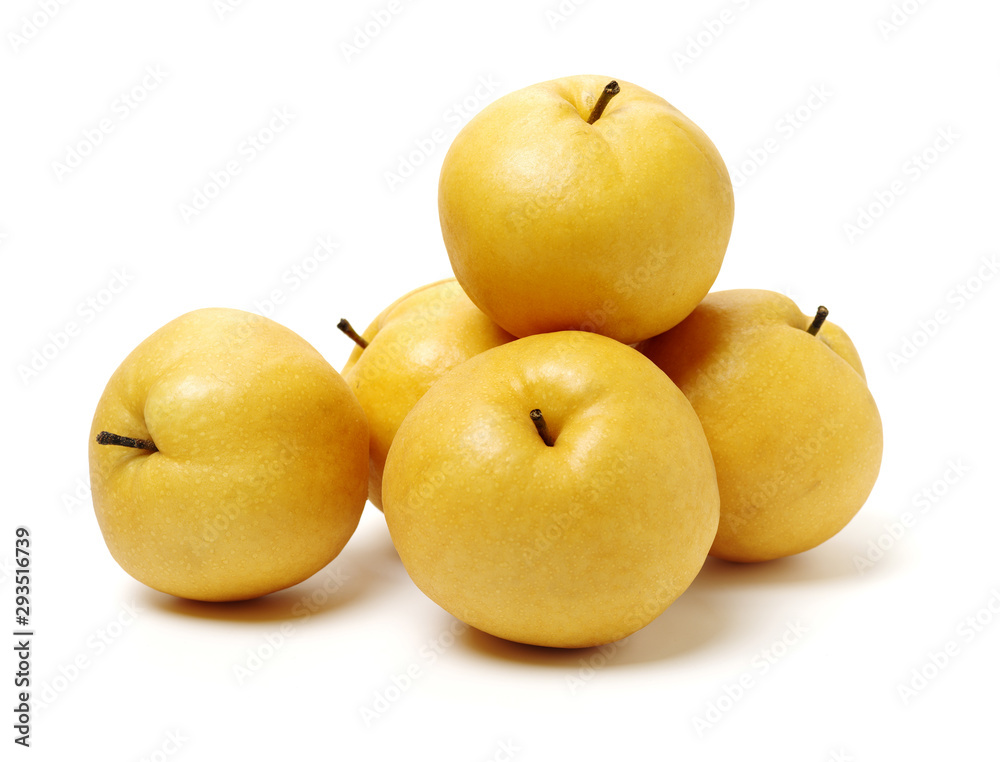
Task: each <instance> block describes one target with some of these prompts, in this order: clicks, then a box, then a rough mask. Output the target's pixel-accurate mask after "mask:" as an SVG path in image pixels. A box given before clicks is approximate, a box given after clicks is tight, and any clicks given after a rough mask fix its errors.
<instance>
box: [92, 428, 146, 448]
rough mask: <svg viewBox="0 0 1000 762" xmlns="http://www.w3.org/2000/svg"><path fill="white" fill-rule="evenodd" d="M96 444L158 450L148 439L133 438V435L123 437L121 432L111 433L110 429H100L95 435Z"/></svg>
mask: <svg viewBox="0 0 1000 762" xmlns="http://www.w3.org/2000/svg"><path fill="white" fill-rule="evenodd" d="M97 444H102V445H121V446H122V447H134V448H135V449H137V450H150V451H151V452H159V449H158V448H157V447H156V445H155V444H153V442H152V440H149V439H135V438H133V437H123V436H122V435H121V434H112V433H111V432H110V431H102V432H101V433H100V434H98V435H97Z"/></svg>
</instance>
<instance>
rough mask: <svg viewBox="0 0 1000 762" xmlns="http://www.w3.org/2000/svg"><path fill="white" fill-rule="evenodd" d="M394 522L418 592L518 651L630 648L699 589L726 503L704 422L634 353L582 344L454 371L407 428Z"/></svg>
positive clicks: (526, 347) (392, 478) (389, 477)
mask: <svg viewBox="0 0 1000 762" xmlns="http://www.w3.org/2000/svg"><path fill="white" fill-rule="evenodd" d="M383 499H384V505H383V508H384V510H385V519H386V523H387V525H388V527H389V532H390V534H391V536H392V541H393V543H394V545H395V547H396V550H397V551H398V553H399V556H400V558H401V559H402V562H403V565H404V566H405V567H406V570H407V572H408V573H409V574H410V577H411V578H412V579H413V581H414V582H415V583H416V585H417V587H419V588H420V589H421V590H422V591H423V592H424V593H426V594H427V595H428V596H429V597H430V598H431V599H432V600H434V601H435V602H437V603H438V604H439V605H440V606H442V607H443V608H444V609H446V610H447V611H449V612H450V613H451V614H453V615H454V616H455V617H457V618H458V619H460V620H462V621H463V622H466V623H467V624H470V625H472V626H474V627H477V628H479V629H481V630H484V631H485V632H488V633H491V634H493V635H496V636H499V637H501V638H506V639H508V640H513V641H518V642H521V643H530V644H535V645H543V646H557V647H566V648H575V647H584V646H594V645H599V644H602V643H608V642H611V641H614V640H618V639H620V638H624V637H626V636H628V635H629V634H631V633H633V632H635V631H636V630H638V629H640V628H641V627H644V626H645V625H646V624H648V623H649V622H650V621H652V620H653V619H654V618H655V617H656V616H658V615H659V614H660V613H661V612H662V611H663V610H664V609H666V608H667V606H669V605H670V604H671V603H672V602H673V601H674V600H675V599H676V598H677V597H678V596H679V595H680V594H681V593H682V592H683V591H684V590H685V589H686V588H687V587H688V585H689V584H690V583H691V581H692V580H693V579H694V577H695V575H696V574H697V573H698V571H699V570H700V569H701V567H702V564H703V563H704V561H705V558H706V557H707V553H708V549H709V546H710V545H711V543H712V538H713V537H714V536H715V531H716V527H717V524H718V517H719V493H718V487H717V485H716V481H715V469H714V466H713V464H712V457H711V452H710V451H709V448H708V443H707V442H706V441H705V435H704V433H703V432H702V430H701V424H700V423H699V422H698V418H697V416H696V415H695V414H694V411H693V410H692V409H691V405H690V404H689V403H688V401H687V400H686V399H685V398H684V395H683V394H681V392H680V391H679V390H678V389H677V387H676V386H674V384H673V383H672V382H671V381H670V380H669V379H668V378H667V377H666V376H665V375H664V374H663V373H662V372H660V371H659V370H658V369H657V368H656V366H654V365H653V364H652V363H651V362H649V361H648V360H647V359H646V358H645V357H643V356H642V355H641V354H639V353H638V352H637V351H635V350H634V349H632V348H631V347H628V346H626V345H624V344H621V343H619V342H617V341H614V340H612V339H609V338H606V337H603V336H599V335H596V334H591V333H584V332H580V331H563V332H557V333H548V334H541V335H537V336H531V337H528V338H524V339H519V340H517V341H514V342H511V343H509V344H505V345H503V346H500V347H496V348H494V349H490V350H487V351H485V352H483V353H482V354H480V355H478V356H476V357H474V358H472V359H470V360H468V361H467V362H465V363H463V364H461V365H459V366H457V367H456V368H454V369H453V370H451V371H450V372H448V373H447V374H445V375H444V376H442V377H441V378H440V379H439V380H438V381H437V383H435V384H434V385H433V386H432V387H431V388H430V390H429V391H428V392H427V393H426V394H425V395H424V396H423V398H422V399H421V400H420V401H419V402H418V403H417V404H416V405H415V406H414V408H413V410H412V411H411V412H410V414H409V415H408V416H407V417H406V419H405V420H404V421H403V424H402V425H401V426H400V428H399V431H398V432H397V434H396V438H395V440H394V441H393V444H392V448H391V449H390V450H389V457H388V460H387V462H386V467H385V480H384V482H383Z"/></svg>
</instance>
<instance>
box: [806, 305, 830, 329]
mask: <svg viewBox="0 0 1000 762" xmlns="http://www.w3.org/2000/svg"><path fill="white" fill-rule="evenodd" d="M829 314H830V310H828V309H827V308H826V307H823V306H820V308H819V309H818V310H816V317H814V318H813V321H812V325H810V326H809V327H808V328H807V329H806V331H808V332H809V333H810V334H811V335H812V336H815V335H816V334H817V333H819V329H820V328H822V327H823V322H824V321H825V320H826V316H827V315H829Z"/></svg>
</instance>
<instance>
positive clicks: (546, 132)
mask: <svg viewBox="0 0 1000 762" xmlns="http://www.w3.org/2000/svg"><path fill="white" fill-rule="evenodd" d="M438 210H439V215H440V220H441V232H442V233H443V235H444V242H445V246H446V247H447V249H448V256H449V258H450V259H451V264H452V267H453V269H454V271H455V275H456V276H457V277H458V282H459V283H461V284H462V288H464V289H465V291H466V293H467V294H468V295H469V297H470V298H471V299H472V301H473V302H474V303H475V304H476V305H477V306H478V307H479V308H480V309H481V310H483V312H485V313H486V314H487V315H489V316H490V317H491V318H492V319H493V320H495V321H496V322H497V323H498V324H500V325H501V326H502V327H503V328H504V329H505V330H507V331H509V332H510V333H512V334H514V335H515V336H527V335H530V334H534V333H542V332H547V331H559V330H566V329H581V330H586V331H593V332H596V333H601V334H603V335H605V336H610V337H612V338H615V339H618V340H619V341H622V342H625V343H634V342H636V341H640V340H642V339H647V338H649V337H651V336H655V335H657V334H659V333H661V332H663V331H665V330H667V329H668V328H671V327H672V326H674V325H676V324H677V323H679V322H680V321H681V320H682V319H683V318H684V317H685V316H687V314H688V313H689V312H691V310H693V309H694V308H695V306H696V305H697V304H698V302H699V301H701V299H702V297H704V296H705V294H707V293H708V291H709V289H710V288H711V287H712V283H713V282H714V281H715V278H716V276H717V275H718V273H719V268H720V267H721V265H722V259H723V256H724V255H725V252H726V247H727V245H728V243H729V234H730V231H731V229H732V224H733V188H732V184H731V182H730V179H729V173H728V172H727V171H726V165H725V163H724V162H723V160H722V157H721V156H720V155H719V152H718V150H717V149H716V147H715V146H714V145H713V144H712V141H711V140H709V138H708V136H707V135H706V134H705V133H704V132H703V131H702V130H701V129H700V128H699V127H698V126H697V125H696V124H695V123H694V122H692V121H691V120H690V119H688V118H687V117H686V116H684V114H682V113H681V112H680V111H678V110H677V109H676V108H675V107H674V106H672V105H671V104H670V103H668V102H667V101H665V100H664V99H663V98H661V97H659V96H658V95H655V94H654V93H651V92H649V91H648V90H644V89H643V88H641V87H639V86H637V85H633V84H631V83H629V82H625V81H622V80H610V78H609V77H603V76H573V77H563V78H562V79H555V80H551V81H548V82H542V83H540V84H536V85H532V86H530V87H526V88H524V89H522V90H518V91H516V92H513V93H510V94H508V95H505V96H503V97H502V98H499V99H498V100H496V101H494V102H493V103H491V104H490V105H488V106H487V107H486V108H485V109H483V110H482V111H481V112H480V113H479V114H477V115H476V116H475V117H473V119H472V120H471V121H470V122H469V123H468V124H467V125H466V126H465V127H464V128H463V129H462V130H461V131H460V132H459V134H458V135H457V136H456V137H455V139H454V141H453V142H452V144H451V146H450V148H449V150H448V153H447V155H446V156H445V158H444V162H443V165H442V167H441V176H440V180H439V184H438Z"/></svg>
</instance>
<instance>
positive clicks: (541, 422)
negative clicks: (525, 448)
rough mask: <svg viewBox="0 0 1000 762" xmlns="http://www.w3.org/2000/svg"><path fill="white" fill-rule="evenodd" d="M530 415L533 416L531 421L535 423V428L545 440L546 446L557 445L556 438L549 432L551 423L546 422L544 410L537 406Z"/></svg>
mask: <svg viewBox="0 0 1000 762" xmlns="http://www.w3.org/2000/svg"><path fill="white" fill-rule="evenodd" d="M528 415H530V416H531V422H532V423H533V424H535V428H536V429H538V436H540V437H541V438H542V441H543V442H545V445H546V447H555V444H556V443H555V440H554V439H552V435H551V434H550V433H549V425H548V424H547V423H546V422H545V418H544V417H543V416H542V411H541V410H539V409H538V408H535V409H534V410H532V411H531V412H530V413H529V414H528Z"/></svg>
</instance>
